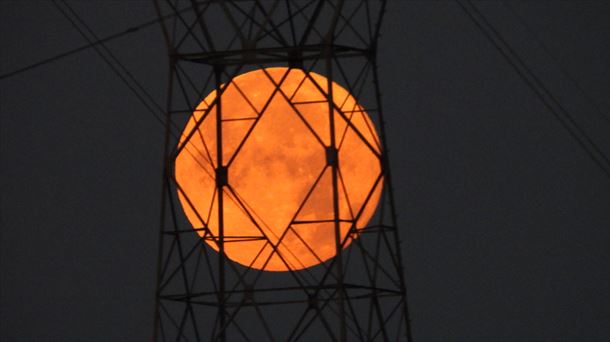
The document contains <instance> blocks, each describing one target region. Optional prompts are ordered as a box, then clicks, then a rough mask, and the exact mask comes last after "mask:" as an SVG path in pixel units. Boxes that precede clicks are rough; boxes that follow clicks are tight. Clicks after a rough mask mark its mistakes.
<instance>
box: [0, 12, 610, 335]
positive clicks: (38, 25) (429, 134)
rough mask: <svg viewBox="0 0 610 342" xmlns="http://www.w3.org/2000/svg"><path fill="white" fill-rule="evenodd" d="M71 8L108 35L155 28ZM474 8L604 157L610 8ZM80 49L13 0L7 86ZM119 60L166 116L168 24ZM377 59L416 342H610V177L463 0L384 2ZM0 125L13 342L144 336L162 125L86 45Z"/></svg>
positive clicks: (63, 29) (70, 36)
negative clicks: (463, 7) (164, 31)
mask: <svg viewBox="0 0 610 342" xmlns="http://www.w3.org/2000/svg"><path fill="white" fill-rule="evenodd" d="M71 4H72V5H73V7H74V9H75V10H76V11H77V12H78V13H79V14H80V15H81V16H82V18H83V19H84V20H85V21H86V22H87V23H88V24H89V25H90V26H91V28H92V29H93V30H94V31H95V32H96V34H98V35H99V36H101V37H103V36H106V35H110V34H113V33H116V32H119V31H123V30H124V29H126V28H128V27H130V26H135V25H137V24H139V23H142V22H145V21H148V20H151V19H154V18H155V16H156V14H155V11H154V8H153V6H152V3H151V2H150V1H126V2H120V1H98V2H93V1H92V2H76V1H74V2H71ZM476 5H477V6H478V7H479V9H480V10H481V11H482V12H483V13H484V14H485V15H486V17H487V18H488V19H489V20H490V21H491V22H492V23H493V25H494V26H495V27H496V28H497V29H498V31H499V32H501V34H502V35H503V36H505V38H506V40H507V41H508V42H509V44H510V45H511V47H512V48H513V49H514V50H515V51H516V52H517V53H518V54H519V55H520V56H521V57H522V58H523V60H524V61H525V62H526V63H527V65H528V66H530V68H531V70H532V71H534V72H535V73H536V75H537V76H538V77H539V78H540V79H541V80H542V81H543V83H544V84H545V85H546V86H547V88H548V89H549V90H550V91H551V92H552V94H553V95H554V96H555V97H556V98H557V99H558V100H559V102H560V103H561V104H562V105H563V106H564V107H565V108H566V110H567V111H569V113H570V114H571V115H572V116H573V117H574V119H575V121H576V122H577V123H578V124H579V125H580V126H581V127H582V128H583V129H584V130H585V131H586V132H587V134H588V136H589V137H591V139H592V140H593V141H595V143H596V144H597V145H598V146H599V148H600V149H601V151H603V152H604V153H605V154H606V156H608V155H610V134H609V132H610V114H609V113H610V96H608V95H609V94H610V25H609V21H608V18H610V2H608V1H531V2H516V1H515V2H510V7H511V8H512V9H514V10H515V12H516V13H517V14H518V15H519V16H520V17H521V18H522V19H523V20H524V22H525V23H526V25H527V27H526V26H524V25H523V23H522V22H521V21H520V20H519V19H518V18H517V17H515V15H514V14H513V13H512V12H511V11H510V10H509V9H508V8H507V7H505V6H504V5H503V4H502V2H492V1H486V2H477V3H476ZM534 34H535V36H534ZM536 37H537V38H538V39H539V41H538V39H537V38H536ZM540 43H542V45H541V44H540ZM83 44H86V42H85V41H84V39H83V38H82V37H81V36H80V35H79V33H78V32H77V31H76V30H75V29H74V28H73V27H72V26H71V24H70V23H69V22H68V21H67V20H66V19H65V18H64V17H63V16H62V15H61V14H60V13H59V12H58V11H57V9H56V8H55V7H54V6H53V5H52V3H50V2H46V1H44V2H43V1H10V0H2V1H0V74H6V73H8V72H10V71H13V70H15V69H18V68H20V67H23V66H26V65H28V64H31V63H34V62H37V61H39V60H41V59H44V58H46V57H50V56H53V55H55V54H58V53H62V52H64V51H66V50H69V49H71V48H74V47H78V46H81V45H83ZM107 46H108V47H109V48H110V49H111V50H112V51H113V53H114V54H115V55H116V56H117V57H118V58H119V59H120V61H121V62H122V63H123V64H124V65H125V66H126V67H127V68H128V69H129V71H130V72H132V73H133V75H134V76H135V77H136V78H137V80H138V81H139V82H140V83H141V84H143V85H144V86H145V88H146V89H147V91H149V92H150V93H151V94H152V95H153V96H154V97H155V98H157V99H158V102H160V103H164V102H165V92H166V79H167V57H166V48H165V43H164V41H163V38H162V35H161V30H160V27H159V26H158V25H154V26H151V27H149V28H146V29H142V30H140V31H138V32H136V33H134V34H131V35H128V36H125V37H123V38H120V39H117V40H114V41H112V42H111V43H108V44H107ZM379 49H380V52H379V56H380V62H379V63H380V66H381V68H380V78H381V86H382V92H383V105H384V110H385V116H386V120H387V125H388V127H387V135H388V137H387V138H388V143H389V147H390V151H389V153H390V162H391V167H392V173H393V177H394V187H395V194H396V202H397V205H398V208H397V209H398V212H399V217H398V220H399V225H400V228H401V231H400V234H401V239H402V241H403V242H402V249H403V258H404V261H405V266H406V272H407V273H406V279H407V286H408V290H409V298H408V299H409V308H410V312H411V318H412V329H413V337H414V339H415V341H608V338H609V337H610V247H608V246H610V196H609V195H610V178H609V177H608V176H607V175H606V174H605V173H604V172H603V170H602V169H601V168H600V167H598V166H597V165H596V164H595V163H594V162H593V161H592V160H591V158H590V157H589V156H588V155H587V154H586V152H585V151H584V150H583V149H582V148H581V147H580V146H579V145H578V143H577V142H575V140H574V139H572V137H571V136H570V135H569V134H568V132H567V131H566V130H565V129H564V128H563V127H562V126H561V124H560V123H559V122H558V121H557V120H556V119H555V118H554V117H553V115H552V114H551V112H550V111H549V110H548V109H547V108H546V107H545V106H544V104H543V103H542V102H541V101H540V99H539V98H538V97H537V96H536V94H535V93H534V92H533V91H532V90H531V89H530V88H529V87H528V86H527V85H526V84H525V83H524V82H523V80H522V79H521V78H520V77H519V75H518V74H517V73H516V72H515V71H514V70H513V69H512V68H511V66H510V65H509V64H508V63H507V61H506V60H505V59H504V58H503V57H502V55H501V54H500V53H499V52H498V51H497V50H496V49H495V48H494V47H493V45H491V44H490V42H489V41H488V40H487V38H486V37H485V36H484V35H483V34H482V33H481V32H480V31H479V30H478V29H477V27H476V26H475V25H474V24H473V22H472V21H471V20H470V19H469V18H468V17H467V16H466V15H465V13H464V12H463V11H462V10H461V9H460V7H459V6H458V5H457V4H456V3H455V2H453V1H394V2H390V3H389V4H388V11H387V13H386V16H385V20H384V25H383V27H382V36H381V38H380V46H379ZM572 80H574V81H576V83H574V82H573V81H572ZM0 114H1V115H0V119H1V121H0V130H1V131H0V133H1V134H0V158H1V159H0V166H1V172H2V174H1V175H2V177H1V178H0V179H1V180H0V181H1V188H0V194H1V211H0V216H1V221H0V224H1V230H0V232H1V235H0V239H1V242H0V246H1V248H0V271H1V273H0V340H1V341H100V342H101V341H146V340H149V339H150V336H151V334H152V318H153V304H154V288H155V266H156V257H157V239H158V209H159V203H160V193H161V184H160V183H161V171H162V155H163V150H162V147H163V146H162V145H163V127H162V126H161V125H160V124H159V123H158V122H157V121H156V120H155V119H154V118H153V116H152V115H151V114H150V113H149V112H148V111H147V110H146V109H145V108H144V107H143V106H142V104H141V103H140V102H139V101H138V100H137V99H136V98H135V97H134V96H133V95H132V93H130V92H129V90H128V89H127V87H126V86H125V85H124V84H123V83H121V82H120V80H119V79H118V78H117V76H116V75H114V74H113V73H112V72H111V70H110V69H109V67H108V66H107V65H106V64H104V62H103V60H102V59H101V58H100V57H99V56H98V55H97V54H96V53H95V52H94V51H93V50H92V49H89V50H86V51H83V52H80V53H78V54H74V55H71V56H69V57H66V58H63V59H60V60H58V61H55V62H52V63H49V64H46V65H44V66H41V67H38V68H35V69H32V70H30V71H27V72H24V73H21V74H18V75H15V76H13V77H10V78H6V79H2V80H0Z"/></svg>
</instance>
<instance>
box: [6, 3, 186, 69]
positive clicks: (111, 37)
mask: <svg viewBox="0 0 610 342" xmlns="http://www.w3.org/2000/svg"><path fill="white" fill-rule="evenodd" d="M189 10H191V8H190V7H189V8H183V9H181V10H179V11H177V12H176V13H172V14H168V15H164V16H162V17H160V18H157V19H154V20H150V21H147V22H144V23H142V24H140V25H137V26H132V27H130V28H128V29H126V30H124V31H121V32H118V33H115V34H111V35H109V36H107V37H104V38H102V39H99V40H98V41H96V42H92V43H89V44H86V45H83V46H80V47H77V48H75V49H71V50H68V51H66V52H62V53H60V54H58V55H55V56H52V57H49V58H45V59H43V60H41V61H38V62H36V63H33V64H30V65H27V66H24V67H21V68H19V69H16V70H13V71H11V72H8V73H6V74H3V75H0V80H3V79H5V78H9V77H12V76H15V75H18V74H20V73H23V72H26V71H29V70H31V69H34V68H37V67H39V66H43V65H45V64H48V63H51V62H54V61H57V60H59V59H62V58H64V57H68V56H71V55H73V54H75V53H78V52H81V51H84V50H87V49H89V48H92V47H95V46H97V45H100V44H104V43H106V42H109V41H111V40H114V39H117V38H120V37H123V36H126V35H128V34H131V33H135V32H137V31H139V30H140V29H142V28H146V27H149V26H152V25H154V24H156V23H158V22H160V21H163V20H165V19H168V18H171V17H174V16H176V15H177V14H178V13H183V12H186V11H189Z"/></svg>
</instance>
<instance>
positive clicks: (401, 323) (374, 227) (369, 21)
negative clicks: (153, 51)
mask: <svg viewBox="0 0 610 342" xmlns="http://www.w3.org/2000/svg"><path fill="white" fill-rule="evenodd" d="M155 6H156V8H157V11H158V15H159V17H160V18H161V16H162V14H168V13H172V14H174V15H175V16H174V17H173V18H172V19H171V20H164V21H163V20H162V21H161V22H162V30H163V33H164V36H165V40H166V42H167V48H168V51H169V60H170V67H169V70H170V72H169V75H168V93H167V113H166V128H165V130H166V135H165V166H164V167H165V169H164V181H163V194H162V202H161V215H160V240H159V258H158V268H157V292H156V302H155V316H154V318H155V320H154V340H155V341H202V340H203V341H209V340H220V341H238V340H246V341H261V340H268V341H293V340H302V341H313V340H316V339H317V340H322V341H326V340H339V341H347V340H349V341H352V340H353V341H356V340H362V341H369V340H384V341H387V340H400V341H411V335H410V327H409V316H408V309H407V296H406V286H405V280H404V275H403V266H402V261H401V256H400V247H399V240H398V229H397V225H396V212H395V206H394V200H393V194H392V186H391V176H390V168H389V166H388V160H387V153H386V152H387V151H388V149H387V146H386V139H385V133H384V120H383V116H382V112H383V111H382V106H381V101H380V97H381V94H380V90H379V81H378V73H377V59H376V58H377V40H378V37H379V30H380V24H381V19H382V17H383V13H384V8H385V1H373V0H353V1H342V0H309V1H297V0H275V1H271V0H269V1H260V0H243V1H237V0H235V1H221V0H209V1H202V0H190V1H188V0H182V1H180V0H156V1H155ZM277 66H283V67H289V68H297V69H302V70H304V71H305V74H306V73H307V72H314V71H315V72H316V73H318V74H321V75H324V76H325V77H326V78H328V80H329V84H330V82H336V83H338V84H340V85H342V86H343V87H344V88H345V89H347V90H348V91H349V92H350V93H351V94H352V95H353V96H354V97H355V98H357V99H358V102H359V104H360V105H362V106H363V109H364V110H365V111H366V112H367V113H369V114H370V115H371V117H372V120H373V122H374V124H375V125H376V126H377V127H376V128H377V132H379V136H380V150H381V151H382V152H381V153H380V155H379V163H380V165H381V174H380V175H379V176H378V180H377V182H378V184H377V185H376V186H383V191H382V193H381V199H380V202H379V206H378V208H377V211H376V214H375V215H374V216H373V218H372V219H371V220H370V222H369V223H368V226H366V227H364V228H358V227H356V223H355V222H356V220H357V218H358V217H357V215H356V216H355V217H353V218H352V220H351V221H349V220H348V221H349V222H351V226H350V231H349V236H350V237H352V238H354V239H353V240H352V242H351V245H350V246H348V247H347V248H345V249H343V248H342V247H344V246H343V244H345V240H342V239H341V238H336V239H335V240H336V241H337V245H336V250H337V251H340V252H339V253H338V254H337V256H336V257H334V258H332V259H330V260H328V261H326V262H324V263H322V264H320V265H318V266H315V267H311V268H306V269H303V270H299V271H288V272H265V271H259V270H256V269H252V268H248V267H244V266H242V265H239V264H236V263H234V262H232V261H231V260H229V259H228V258H227V257H226V255H225V254H224V253H223V251H224V246H225V245H226V244H229V243H235V242H237V241H239V238H238V237H234V236H228V235H225V234H223V233H222V232H223V226H222V225H223V224H222V216H223V202H222V198H223V196H218V199H217V204H216V208H217V209H218V215H219V216H218V217H219V222H220V223H219V224H220V234H218V236H214V235H213V234H212V233H211V232H210V231H209V230H208V229H207V227H206V224H205V223H204V226H203V227H196V229H197V230H199V231H203V232H204V235H203V237H201V236H200V235H198V234H196V233H195V230H194V229H193V227H192V226H191V225H190V224H189V222H188V221H187V220H186V219H185V218H184V215H183V214H182V209H181V207H180V204H179V201H178V195H177V193H178V192H180V191H181V188H180V184H179V183H178V182H177V180H176V177H175V173H174V163H175V160H176V157H177V154H178V146H179V145H180V144H179V140H180V136H181V134H182V133H181V132H182V128H183V127H184V124H185V122H186V120H188V118H189V116H190V115H191V114H192V113H193V112H194V111H195V109H196V106H197V105H198V103H199V102H200V101H201V100H202V98H203V97H204V96H205V95H206V94H207V93H209V92H211V91H214V90H215V91H216V92H217V94H221V95H220V97H222V92H223V90H224V89H225V88H226V85H227V84H229V83H230V82H231V80H232V79H233V78H234V77H236V76H237V75H240V74H242V73H245V72H248V71H251V70H257V69H262V68H266V67H277ZM330 88H331V87H329V88H327V89H330ZM279 91H281V90H279ZM325 96H326V98H327V99H328V104H329V107H328V112H329V113H332V112H333V107H334V110H337V106H336V105H335V103H334V102H333V95H332V91H329V92H327V93H326V94H325ZM220 103H221V101H219V102H218V103H214V104H213V105H212V106H210V107H214V106H216V109H215V111H216V115H218V118H219V120H216V125H217V130H218V131H217V132H222V125H223V124H225V123H224V122H223V120H222V118H223V116H222V108H220V105H219V104H220ZM291 105H292V106H293V109H294V110H295V112H298V108H296V105H295V104H291ZM205 114H207V112H206V113H204V115H205ZM260 115H264V113H260ZM340 115H341V116H342V117H343V118H344V119H345V120H346V121H347V122H349V120H350V113H343V112H341V113H340ZM329 116H330V117H333V115H332V114H331V115H329ZM329 121H332V119H329ZM348 125H349V124H348ZM332 129H334V128H332V126H331V136H334V134H332ZM221 136H222V134H221V133H218V135H217V139H218V140H219V141H217V142H218V144H217V146H218V148H219V149H222V141H221ZM244 139H245V138H244ZM186 148H187V149H188V144H187V146H186ZM219 151H220V150H219ZM329 151H330V153H329ZM337 151H338V147H337V146H336V143H335V142H334V141H333V142H332V143H331V146H328V147H327V150H326V154H327V156H326V160H327V163H328V164H327V167H328V168H330V169H331V170H332V172H333V177H334V178H333V179H334V181H333V190H334V194H335V195H334V198H335V199H334V203H335V204H336V203H337V201H338V199H337V193H338V187H339V186H340V185H339V182H338V181H337V174H339V171H340V161H337ZM195 152H197V151H195ZM333 153H334V154H333ZM218 155H219V156H221V155H222V153H218ZM217 165H219V166H217V167H216V170H215V171H216V172H215V174H213V175H212V176H213V177H215V183H216V190H217V192H215V194H217V193H224V192H225V191H230V186H231V179H227V176H226V173H227V168H228V167H230V166H227V165H225V164H223V161H222V159H220V160H218V163H217ZM261 191H264V189H261ZM372 192H373V189H371V193H372ZM183 195H184V194H183ZM369 197H370V195H369ZM367 198H368V197H367ZM243 209H244V210H246V211H247V210H248V208H247V206H244V208H243ZM200 214H201V215H202V217H203V213H200ZM339 221H340V220H339V215H338V214H337V209H336V205H335V216H334V224H335V226H336V227H338V226H339V224H340V223H339ZM292 224H297V222H294V221H293V222H292ZM337 231H338V230H336V231H335V232H337ZM356 237H357V238H356ZM206 238H207V239H212V240H214V241H215V243H217V245H218V250H219V251H220V252H216V251H214V250H212V249H211V248H210V247H209V246H208V245H207V244H206V243H204V240H205V239H206ZM267 243H269V244H270V245H273V243H272V242H270V241H267ZM272 247H273V246H272Z"/></svg>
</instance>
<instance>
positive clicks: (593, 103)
mask: <svg viewBox="0 0 610 342" xmlns="http://www.w3.org/2000/svg"><path fill="white" fill-rule="evenodd" d="M502 4H503V5H504V7H506V8H508V10H509V11H510V12H511V13H512V14H513V16H515V17H516V18H517V20H518V21H519V23H521V25H522V26H523V27H524V28H525V30H526V31H527V32H528V34H529V35H530V36H532V37H533V38H534V40H535V41H536V43H538V45H540V47H541V48H542V50H543V51H544V52H545V53H546V54H547V55H548V56H549V57H551V59H552V60H553V62H555V64H556V65H557V67H558V68H559V70H560V71H561V72H562V73H563V74H564V76H565V77H566V78H567V79H569V80H570V82H571V83H572V85H574V87H575V88H576V89H577V90H578V92H579V93H580V94H581V95H582V97H583V98H585V99H586V100H587V101H588V102H589V104H590V105H591V106H593V108H595V111H596V114H597V115H599V116H600V117H601V118H602V119H603V120H605V121H606V122H607V123H610V116H608V115H604V114H603V111H602V109H601V108H600V106H599V105H598V104H597V102H596V101H595V100H593V98H592V97H591V96H590V95H589V94H587V92H586V91H585V90H584V89H583V88H582V86H581V85H580V84H579V83H578V82H577V81H576V79H575V78H574V77H573V76H572V75H571V74H570V73H569V72H568V71H567V70H566V69H565V68H564V67H563V66H562V65H561V63H559V59H558V58H557V57H556V56H555V55H553V53H551V51H550V50H549V48H548V47H547V46H546V44H544V42H543V41H542V40H541V39H540V37H538V35H537V34H536V32H534V30H533V29H532V27H531V26H530V25H529V24H528V23H527V22H526V21H525V19H523V17H522V16H520V15H519V13H517V11H516V10H515V8H514V7H513V6H512V5H510V4H509V3H508V2H507V1H504V0H503V1H502Z"/></svg>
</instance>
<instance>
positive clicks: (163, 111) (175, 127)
mask: <svg viewBox="0 0 610 342" xmlns="http://www.w3.org/2000/svg"><path fill="white" fill-rule="evenodd" d="M60 1H61V2H62V3H63V4H64V5H65V6H66V7H67V8H68V10H69V11H70V12H71V13H72V14H73V15H74V16H75V17H76V18H77V20H78V21H79V22H80V23H81V24H82V25H83V26H85V28H86V29H87V30H88V31H89V33H90V34H91V35H92V36H93V37H94V38H95V39H96V42H99V40H98V39H97V35H96V34H95V32H93V30H92V29H91V28H90V27H89V26H88V25H87V24H86V23H85V22H84V20H83V19H82V18H81V17H80V16H79V15H78V14H77V13H76V11H74V10H73V9H72V8H71V7H70V6H69V5H68V4H67V3H66V2H65V0H60ZM52 2H53V4H54V5H55V6H56V7H57V9H58V10H59V11H60V12H61V13H62V15H64V16H65V17H66V19H68V21H70V23H71V24H72V25H73V26H74V28H75V29H76V30H77V31H78V32H79V33H80V34H81V35H82V36H83V37H84V38H85V40H87V41H88V42H89V43H90V45H91V46H92V47H93V48H94V50H95V51H96V52H97V53H98V54H99V55H100V57H101V58H102V59H103V60H104V62H106V64H108V66H110V68H111V69H112V71H114V73H115V74H116V75H117V76H119V78H120V79H121V81H123V83H125V85H127V87H128V88H129V89H130V90H131V91H132V92H133V93H134V95H135V96H136V97H137V98H138V99H139V100H140V102H142V104H143V105H144V106H145V107H146V108H147V109H148V111H149V112H150V113H151V114H152V115H153V116H154V117H155V119H156V120H157V122H159V123H160V124H161V125H163V126H164V127H165V120H164V119H163V118H162V116H160V115H159V114H161V115H165V110H164V109H163V108H162V107H161V106H160V105H159V104H158V103H157V102H156V101H155V100H154V99H153V97H152V96H151V95H150V93H148V92H147V91H146V89H144V87H143V86H142V85H141V84H140V83H139V82H138V81H137V80H136V79H135V77H134V76H133V75H132V74H131V73H130V72H129V71H128V70H127V68H125V66H124V65H123V64H122V63H121V62H120V61H119V60H118V59H117V58H116V57H115V56H114V55H113V54H112V52H111V51H110V50H109V49H108V48H107V47H106V46H104V44H103V43H102V44H101V46H102V48H104V51H105V52H106V53H107V54H109V55H110V56H111V58H112V60H113V61H114V62H115V63H116V64H118V65H119V67H120V68H121V69H122V70H123V72H125V73H126V74H127V77H128V78H129V79H131V81H132V82H133V83H134V84H135V87H134V86H133V85H132V84H130V82H129V81H128V80H127V78H126V77H125V76H123V75H122V74H121V71H120V70H119V69H118V68H117V67H116V66H115V65H113V64H112V61H111V60H110V59H109V58H108V57H106V56H105V55H104V53H102V51H101V50H100V49H99V48H98V47H97V44H94V43H96V42H94V41H93V40H92V39H91V38H89V37H88V36H87V34H86V33H85V32H84V31H83V30H82V29H81V28H80V27H79V25H78V24H77V23H76V22H75V21H74V20H73V19H72V18H71V17H70V15H69V14H68V13H67V12H66V11H65V10H64V9H63V8H62V7H61V6H60V5H59V4H58V3H57V0H52ZM136 87H137V89H136ZM138 89H139V90H140V91H141V92H142V93H143V94H144V95H142V94H140V93H139V92H138ZM144 96H145V97H147V98H148V99H149V100H150V101H151V102H152V103H153V104H154V107H156V109H157V111H158V112H157V111H155V109H154V108H153V107H151V105H150V104H149V103H148V102H147V101H146V99H144ZM169 123H170V125H171V128H173V130H170V132H169V133H170V134H171V136H172V137H174V138H176V139H178V134H177V133H176V132H175V130H177V131H178V132H179V131H180V130H179V128H178V127H177V126H176V124H175V123H174V122H173V121H170V122H169ZM189 145H190V143H189ZM188 147H189V146H186V147H185V149H186V150H187V152H188V153H189V154H190V155H191V156H192V157H193V158H194V159H195V160H197V157H196V155H195V154H197V153H198V154H201V153H202V152H201V151H199V150H198V149H197V148H194V150H195V152H193V151H191V150H190V149H189V148H188ZM190 147H191V148H192V147H193V146H192V145H190ZM198 164H199V162H198ZM200 166H201V167H202V168H205V167H204V166H203V165H201V164H200Z"/></svg>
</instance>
